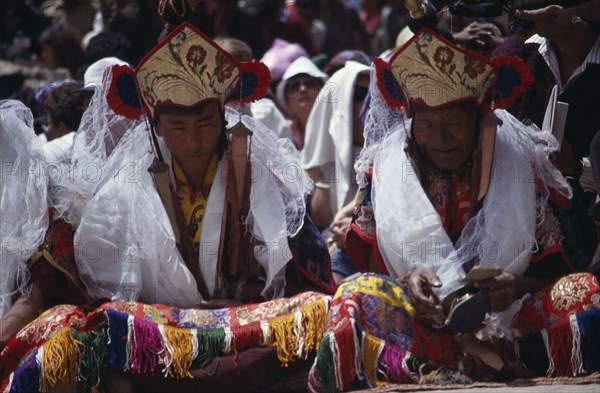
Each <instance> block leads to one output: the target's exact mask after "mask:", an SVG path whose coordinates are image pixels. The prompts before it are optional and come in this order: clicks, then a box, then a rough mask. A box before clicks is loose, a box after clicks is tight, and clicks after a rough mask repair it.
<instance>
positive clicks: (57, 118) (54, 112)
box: [42, 82, 86, 130]
mask: <svg viewBox="0 0 600 393" xmlns="http://www.w3.org/2000/svg"><path fill="white" fill-rule="evenodd" d="M80 87H82V83H81V82H65V83H63V84H61V85H59V86H57V87H55V88H54V89H52V90H51V91H50V92H49V93H48V95H47V96H46V98H45V99H44V102H43V103H42V106H43V108H44V111H45V112H46V113H47V114H48V116H49V117H50V121H52V123H53V124H58V122H61V121H62V122H63V123H65V124H66V125H67V127H69V129H70V130H77V129H78V128H79V123H80V122H81V117H82V116H83V112H85V109H86V108H85V107H84V100H82V99H81V97H80V96H79V95H78V94H74V93H73V92H72V90H73V89H78V88H80Z"/></svg>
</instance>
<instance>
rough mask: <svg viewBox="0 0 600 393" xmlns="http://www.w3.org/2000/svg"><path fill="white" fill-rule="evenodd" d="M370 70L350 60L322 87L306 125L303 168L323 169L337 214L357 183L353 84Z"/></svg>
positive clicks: (350, 196) (349, 197)
mask: <svg viewBox="0 0 600 393" xmlns="http://www.w3.org/2000/svg"><path fill="white" fill-rule="evenodd" d="M369 70H370V69H369V67H368V66H366V65H364V64H361V63H358V62H355V61H347V62H346V64H345V66H344V67H343V68H342V69H340V70H339V71H337V72H336V73H335V74H333V76H332V77H331V78H330V79H329V80H328V81H327V83H326V84H325V86H323V88H322V89H321V91H320V92H319V95H318V97H317V100H316V101H315V104H314V106H313V109H312V111H311V112H310V116H309V117H308V121H307V122H306V131H305V132H306V134H305V136H304V148H303V149H302V152H301V155H302V163H303V166H304V169H311V168H315V167H320V168H321V170H322V171H323V172H324V176H325V177H326V178H328V180H329V191H330V199H329V200H330V206H331V211H332V212H333V213H334V214H335V213H336V212H337V211H338V210H339V209H340V208H342V207H343V206H344V205H346V204H347V203H349V202H350V201H351V200H352V198H354V195H353V194H352V192H350V189H351V188H350V186H351V184H352V183H353V180H354V179H352V174H353V165H354V157H353V156H352V151H353V149H352V129H353V118H354V117H353V104H354V102H353V94H354V85H355V83H356V79H357V78H358V76H359V75H360V74H361V73H363V74H367V75H368V72H369Z"/></svg>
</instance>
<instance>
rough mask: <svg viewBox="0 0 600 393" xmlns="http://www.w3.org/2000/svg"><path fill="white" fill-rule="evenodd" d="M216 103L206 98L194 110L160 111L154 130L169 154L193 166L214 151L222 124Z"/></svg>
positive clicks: (181, 163) (204, 160) (183, 164)
mask: <svg viewBox="0 0 600 393" xmlns="http://www.w3.org/2000/svg"><path fill="white" fill-rule="evenodd" d="M221 122H222V120H221V111H220V109H219V105H218V104H217V103H215V102H210V103H208V104H206V105H205V106H203V107H201V108H200V111H199V112H197V113H190V114H166V113H163V114H160V115H159V116H158V120H157V123H156V134H157V135H159V136H161V137H163V138H164V140H165V143H166V145H167V147H168V148H169V150H170V151H171V155H172V156H173V158H175V159H176V160H177V162H178V163H179V164H180V165H181V166H182V167H183V168H184V169H193V168H196V167H198V166H199V165H201V164H202V163H204V162H206V159H207V157H212V155H213V154H214V153H215V151H216V149H217V146H218V143H219V135H220V133H221V128H222V123H221Z"/></svg>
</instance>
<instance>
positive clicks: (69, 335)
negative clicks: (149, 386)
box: [0, 292, 330, 392]
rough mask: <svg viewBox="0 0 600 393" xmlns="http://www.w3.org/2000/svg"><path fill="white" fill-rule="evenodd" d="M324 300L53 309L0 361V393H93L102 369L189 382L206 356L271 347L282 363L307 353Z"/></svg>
mask: <svg viewBox="0 0 600 393" xmlns="http://www.w3.org/2000/svg"><path fill="white" fill-rule="evenodd" d="M329 300H330V297H329V296H327V295H323V294H319V293H316V292H305V293H302V294H300V295H297V296H294V297H291V298H285V299H277V300H273V301H269V302H264V303H258V304H251V305H245V306H241V307H236V308H226V309H216V310H197V309H187V310H181V309H177V308H173V307H168V306H164V305H147V304H141V303H135V302H111V303H105V304H103V305H102V306H100V307H99V308H97V309H96V310H94V311H93V312H91V313H89V314H85V313H84V312H83V311H81V310H80V309H79V308H77V307H75V306H67V305H61V306H57V307H54V308H52V309H50V310H48V311H47V312H45V313H44V314H42V315H41V316H40V317H39V318H38V319H36V320H35V321H33V322H31V323H30V324H29V325H27V326H26V327H25V328H24V329H23V330H22V331H21V332H20V333H19V334H18V335H17V336H16V337H15V338H14V339H13V340H11V342H10V343H9V344H8V346H7V347H6V348H5V349H4V351H3V352H2V354H1V358H0V376H1V378H2V385H1V386H0V391H3V392H38V391H48V390H50V389H52V388H55V387H61V386H73V387H75V386H77V388H78V389H81V390H83V391H95V390H97V389H99V388H100V387H102V386H103V383H104V382H105V376H106V372H107V370H108V368H109V367H112V368H117V369H120V370H123V371H125V372H130V373H132V374H151V375H154V374H157V373H163V374H164V375H165V376H171V377H174V378H190V377H191V374H190V370H191V369H195V368H203V367H204V366H206V365H207V364H208V363H209V362H210V361H211V360H212V359H213V358H214V357H218V356H219V355H225V354H229V353H238V352H241V351H244V350H245V349H249V348H254V347H260V346H271V347H275V348H276V350H277V356H278V358H279V360H280V361H281V363H282V365H283V366H287V365H288V364H289V363H290V362H292V361H293V360H295V359H298V358H306V357H307V355H308V353H309V352H311V351H315V350H316V349H317V346H318V344H319V342H320V341H321V339H322V332H323V330H324V328H325V321H326V315H327V311H328V305H329Z"/></svg>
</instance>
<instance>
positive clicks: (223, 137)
mask: <svg viewBox="0 0 600 393" xmlns="http://www.w3.org/2000/svg"><path fill="white" fill-rule="evenodd" d="M211 103H214V101H210V102H207V103H204V104H202V105H198V106H195V107H193V108H177V107H173V106H163V107H159V108H156V111H155V113H154V117H155V123H154V124H155V125H156V124H158V122H159V121H160V115H199V114H201V113H202V111H203V110H204V108H206V106H207V105H209V104H211ZM219 111H220V114H221V133H220V134H219V142H218V143H217V150H216V153H217V155H218V156H219V160H220V159H221V158H222V157H223V153H224V152H225V149H226V148H227V144H228V143H229V142H228V140H227V134H226V131H227V121H226V120H225V114H224V112H223V110H222V109H221V107H219Z"/></svg>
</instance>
